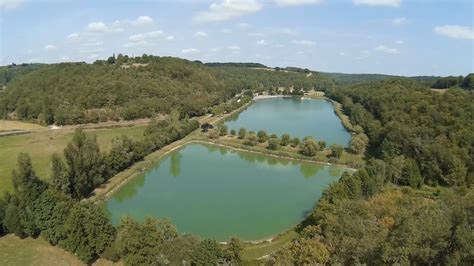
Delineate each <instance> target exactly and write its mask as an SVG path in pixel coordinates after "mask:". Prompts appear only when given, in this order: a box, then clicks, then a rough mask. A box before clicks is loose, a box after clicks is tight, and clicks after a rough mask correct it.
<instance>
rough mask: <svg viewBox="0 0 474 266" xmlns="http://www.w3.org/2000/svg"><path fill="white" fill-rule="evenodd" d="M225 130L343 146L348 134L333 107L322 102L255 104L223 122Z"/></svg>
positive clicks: (292, 100) (286, 100)
mask: <svg viewBox="0 0 474 266" xmlns="http://www.w3.org/2000/svg"><path fill="white" fill-rule="evenodd" d="M225 124H226V125H227V127H228V128H229V130H231V129H234V130H239V129H240V128H246V129H247V130H251V131H255V132H257V131H258V130H261V129H264V130H266V131H267V133H269V134H272V133H275V134H277V135H281V134H283V133H288V134H290V136H292V137H299V138H304V137H305V136H312V137H314V138H315V139H317V140H325V141H326V142H327V144H328V145H331V144H341V145H344V146H346V145H347V144H348V142H349V140H350V134H349V132H347V130H346V129H345V128H344V126H343V125H342V123H341V121H340V120H339V118H338V117H337V115H336V114H335V113H334V106H333V105H332V104H331V103H329V102H327V101H325V100H322V99H305V100H301V99H300V98H298V97H297V98H272V99H265V100H259V101H256V102H254V103H253V104H251V105H249V106H248V107H247V108H246V109H245V110H243V111H242V112H240V113H236V114H233V115H231V116H230V117H229V118H227V119H226V120H225Z"/></svg>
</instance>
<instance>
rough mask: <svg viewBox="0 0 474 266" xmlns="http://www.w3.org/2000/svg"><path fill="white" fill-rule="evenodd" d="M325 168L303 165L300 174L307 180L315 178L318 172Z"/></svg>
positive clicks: (319, 165) (322, 166) (320, 165)
mask: <svg viewBox="0 0 474 266" xmlns="http://www.w3.org/2000/svg"><path fill="white" fill-rule="evenodd" d="M323 168H324V165H322V164H309V163H302V164H301V165H300V172H301V174H302V175H303V176H304V177H305V178H310V177H315V176H316V174H317V173H318V171H320V170H321V169H323Z"/></svg>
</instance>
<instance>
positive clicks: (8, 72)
mask: <svg viewBox="0 0 474 266" xmlns="http://www.w3.org/2000/svg"><path fill="white" fill-rule="evenodd" d="M42 66H44V65H43V64H20V65H16V64H11V65H8V66H2V67H0V86H5V85H7V84H8V83H9V82H10V81H12V80H13V79H14V78H15V77H17V76H21V75H24V74H27V73H29V72H31V71H34V70H36V69H39V68H40V67H42ZM0 89H1V88H0Z"/></svg>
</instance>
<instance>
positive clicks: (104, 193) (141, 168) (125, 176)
mask: <svg viewBox="0 0 474 266" xmlns="http://www.w3.org/2000/svg"><path fill="white" fill-rule="evenodd" d="M278 97H281V96H277V97H268V98H278ZM291 97H292V96H283V97H282V98H291ZM308 98H310V99H312V97H308ZM263 99H267V98H258V99H252V101H250V102H248V103H246V104H244V105H243V106H241V107H239V108H237V109H235V110H233V111H232V112H229V113H227V114H224V115H222V116H220V117H209V116H207V117H209V121H208V122H209V123H210V124H213V125H218V124H220V123H222V122H223V121H225V119H226V118H228V117H229V116H231V115H233V114H235V113H239V112H242V111H243V110H245V109H246V108H247V107H248V106H250V105H251V104H253V103H254V102H255V101H257V100H263ZM318 99H324V100H326V101H329V102H331V103H332V104H333V106H334V112H335V113H336V115H337V116H338V117H339V119H341V122H342V118H341V116H340V115H341V114H339V112H337V111H336V108H338V107H339V108H340V104H339V103H337V102H335V101H333V100H331V99H328V98H327V97H324V96H323V97H318ZM338 104H339V106H338ZM198 119H206V117H201V118H198ZM343 125H344V127H346V125H345V124H344V123H343ZM346 129H348V131H350V132H353V131H352V129H350V128H347V127H346ZM192 143H200V144H208V145H214V146H219V147H224V148H228V149H231V150H233V151H241V152H248V153H253V154H259V155H263V156H268V157H272V158H277V159H284V160H291V161H299V162H305V163H312V164H320V165H326V166H338V167H345V168H346V169H347V170H349V171H354V170H355V169H354V168H352V167H350V166H348V165H345V164H331V163H328V162H323V161H315V160H310V159H302V158H297V157H293V156H291V155H288V156H284V155H277V154H268V153H264V152H261V151H256V150H251V149H246V148H241V147H240V148H239V147H234V146H232V145H227V144H225V143H218V142H216V141H213V140H209V139H207V137H205V136H204V135H203V134H202V133H201V132H200V129H197V130H196V131H194V132H192V133H190V134H189V135H188V136H186V137H184V138H183V139H181V140H178V141H175V142H173V143H171V144H169V145H167V146H165V147H163V148H162V149H160V150H158V151H155V152H153V153H151V154H149V155H148V156H147V157H146V158H145V159H144V161H141V162H138V163H136V164H134V165H132V166H131V167H130V168H128V169H126V170H125V171H122V172H120V173H119V174H117V175H116V176H114V177H112V178H111V179H109V181H110V182H109V181H108V182H107V183H106V184H104V185H105V187H101V188H99V189H96V190H94V194H93V196H91V197H89V198H87V199H86V200H87V201H91V202H93V203H95V204H100V203H102V202H104V201H105V200H107V199H108V198H110V197H111V196H112V195H113V194H114V193H115V192H116V191H117V190H118V189H120V188H121V187H122V186H124V185H125V184H127V183H128V182H129V181H130V180H132V179H133V178H135V177H137V176H138V175H140V174H143V173H144V172H146V171H148V170H149V169H151V168H152V167H154V166H155V165H156V164H157V163H159V161H161V160H162V159H163V158H164V157H165V156H167V155H168V154H170V153H171V152H173V151H176V150H178V149H181V148H183V147H184V146H186V145H187V144H192ZM117 178H119V179H118V180H117V181H116V182H113V181H114V180H113V179H117ZM297 225H298V223H297V224H295V225H293V226H292V227H290V228H288V229H287V230H286V231H284V232H281V233H278V234H276V235H274V236H272V237H269V238H265V239H259V240H252V241H244V242H245V243H247V244H248V245H249V247H257V246H258V245H263V246H265V245H273V244H275V243H276V242H278V240H279V239H280V238H281V237H282V236H283V238H285V235H286V234H288V233H289V232H292V231H294V229H295V227H296V226H297ZM222 243H226V242H222ZM269 254H271V253H269ZM269 254H266V255H269Z"/></svg>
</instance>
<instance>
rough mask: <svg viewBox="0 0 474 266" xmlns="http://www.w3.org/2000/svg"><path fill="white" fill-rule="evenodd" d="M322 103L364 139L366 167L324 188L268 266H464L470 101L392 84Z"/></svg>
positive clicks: (469, 238)
mask: <svg viewBox="0 0 474 266" xmlns="http://www.w3.org/2000/svg"><path fill="white" fill-rule="evenodd" d="M328 96H329V97H331V98H332V99H335V100H338V101H340V102H342V104H343V106H344V111H345V112H346V113H347V114H348V115H349V116H350V119H351V121H352V122H353V123H355V124H357V125H359V126H361V127H362V128H363V129H364V131H365V132H366V134H367V135H368V136H369V148H368V149H367V151H366V158H367V164H366V165H365V166H364V167H362V168H360V169H359V170H357V171H356V172H355V173H354V174H352V175H350V174H348V173H345V174H343V176H342V177H341V179H340V180H339V182H337V183H335V184H333V185H332V186H330V187H329V189H327V190H326V191H325V192H324V195H323V197H322V198H321V199H320V201H319V202H318V203H317V204H316V205H315V208H314V209H313V211H312V213H311V214H310V215H309V217H308V219H307V220H306V221H305V222H303V223H302V224H301V225H300V226H299V237H298V239H297V240H295V241H293V242H292V243H291V244H290V245H288V246H286V247H285V248H283V249H282V250H280V251H279V252H277V253H276V254H274V255H273V256H271V257H270V258H269V259H268V262H269V263H270V264H277V265H278V264H281V263H283V264H285V263H287V264H295V265H301V264H343V265H352V264H373V265H378V264H402V265H408V264H415V265H432V264H436V265H439V264H442V265H472V264H473V263H474V253H473V250H474V249H473V247H474V234H473V227H474V219H473V217H474V205H473V202H474V201H473V200H474V189H473V187H472V183H473V181H474V179H473V177H474V175H473V173H474V134H473V133H474V128H473V127H474V120H473V117H472V114H473V113H474V94H473V93H472V92H469V91H464V90H461V89H453V90H450V91H448V92H446V93H444V94H440V93H437V92H432V91H430V90H428V89H427V88H426V87H425V86H422V85H420V83H418V82H416V81H412V80H406V79H400V80H387V81H374V82H366V83H361V84H356V85H351V86H346V87H342V88H341V87H339V88H336V89H332V90H330V91H328ZM423 184H428V185H430V186H425V185H423Z"/></svg>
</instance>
